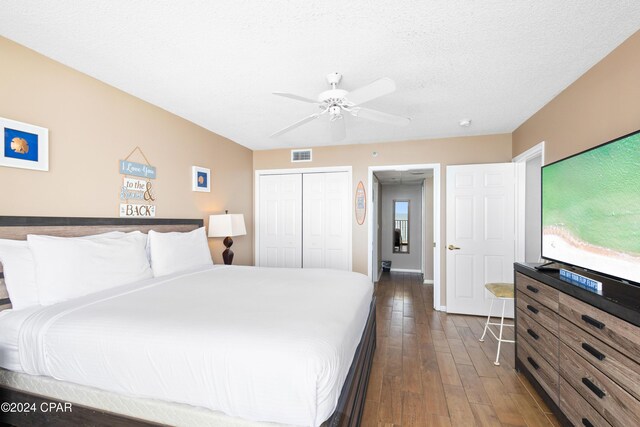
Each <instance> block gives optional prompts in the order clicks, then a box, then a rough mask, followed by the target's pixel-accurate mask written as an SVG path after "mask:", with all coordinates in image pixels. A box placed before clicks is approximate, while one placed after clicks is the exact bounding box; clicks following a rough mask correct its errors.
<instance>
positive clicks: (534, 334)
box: [527, 329, 540, 340]
mask: <svg viewBox="0 0 640 427" xmlns="http://www.w3.org/2000/svg"><path fill="white" fill-rule="evenodd" d="M527 333H528V334H529V335H531V336H532V337H533V339H534V340H537V339H538V338H540V336H539V335H538V334H536V333H535V332H533V330H532V329H527Z"/></svg>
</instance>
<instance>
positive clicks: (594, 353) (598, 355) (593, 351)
mask: <svg viewBox="0 0 640 427" xmlns="http://www.w3.org/2000/svg"><path fill="white" fill-rule="evenodd" d="M582 348H584V349H585V350H586V351H588V352H589V354H591V355H592V356H593V357H595V358H596V359H598V360H604V358H605V357H606V356H605V355H604V354H602V353H600V352H599V351H598V350H596V349H595V348H593V347H592V346H590V345H589V344H587V343H586V342H583V343H582Z"/></svg>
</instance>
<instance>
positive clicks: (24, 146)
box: [11, 136, 29, 154]
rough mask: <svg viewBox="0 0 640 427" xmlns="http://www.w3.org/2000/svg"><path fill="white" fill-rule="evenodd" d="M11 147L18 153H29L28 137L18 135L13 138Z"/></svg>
mask: <svg viewBox="0 0 640 427" xmlns="http://www.w3.org/2000/svg"><path fill="white" fill-rule="evenodd" d="M11 149H12V150H13V151H15V152H16V153H18V154H27V153H28V152H29V143H28V142H27V140H26V139H24V138H18V137H17V136H16V137H15V138H13V139H12V140H11Z"/></svg>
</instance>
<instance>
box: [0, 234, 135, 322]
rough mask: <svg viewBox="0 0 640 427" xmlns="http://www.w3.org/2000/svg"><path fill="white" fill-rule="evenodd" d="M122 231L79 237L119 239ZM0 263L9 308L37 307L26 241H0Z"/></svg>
mask: <svg viewBox="0 0 640 427" xmlns="http://www.w3.org/2000/svg"><path fill="white" fill-rule="evenodd" d="M124 234H125V233H123V232H122V231H111V232H108V233H103V234H97V235H94V236H84V237H80V238H82V239H93V238H96V237H111V238H113V237H120V236H124ZM0 263H2V269H3V271H4V283H5V285H6V286H7V292H8V293H9V299H10V300H11V306H12V307H13V309H14V310H20V309H21V308H26V307H31V306H32V305H38V304H39V302H38V288H37V286H36V265H35V261H34V260H33V255H32V254H31V249H29V244H28V243H27V241H26V240H8V239H0Z"/></svg>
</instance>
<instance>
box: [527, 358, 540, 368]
mask: <svg viewBox="0 0 640 427" xmlns="http://www.w3.org/2000/svg"><path fill="white" fill-rule="evenodd" d="M527 360H528V361H529V363H531V366H533V369H535V370H536V371H537V370H538V369H540V365H538V364H537V363H536V361H535V360H533V359H532V358H530V357H527Z"/></svg>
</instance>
